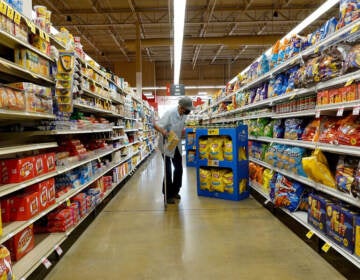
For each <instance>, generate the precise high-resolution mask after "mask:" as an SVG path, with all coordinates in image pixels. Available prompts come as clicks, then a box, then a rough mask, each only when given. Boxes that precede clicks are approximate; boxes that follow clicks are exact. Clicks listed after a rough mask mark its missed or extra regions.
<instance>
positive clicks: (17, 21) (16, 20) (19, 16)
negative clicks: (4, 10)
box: [14, 11, 21, 25]
mask: <svg viewBox="0 0 360 280" xmlns="http://www.w3.org/2000/svg"><path fill="white" fill-rule="evenodd" d="M14 22H15V24H17V25H19V24H20V22H21V15H20V14H19V13H18V12H16V11H15V15H14Z"/></svg>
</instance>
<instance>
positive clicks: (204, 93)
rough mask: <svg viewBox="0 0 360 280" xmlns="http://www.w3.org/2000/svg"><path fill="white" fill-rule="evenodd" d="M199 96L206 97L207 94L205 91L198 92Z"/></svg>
mask: <svg viewBox="0 0 360 280" xmlns="http://www.w3.org/2000/svg"><path fill="white" fill-rule="evenodd" d="M198 94H199V95H207V94H208V93H207V92H206V91H199V93H198Z"/></svg>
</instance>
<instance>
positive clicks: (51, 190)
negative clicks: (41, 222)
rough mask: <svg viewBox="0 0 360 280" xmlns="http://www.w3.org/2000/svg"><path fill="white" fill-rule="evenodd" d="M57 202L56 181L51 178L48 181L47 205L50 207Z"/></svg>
mask: <svg viewBox="0 0 360 280" xmlns="http://www.w3.org/2000/svg"><path fill="white" fill-rule="evenodd" d="M55 202H56V189H55V179H54V178H50V179H49V180H47V203H48V207H49V206H51V205H53V204H55Z"/></svg>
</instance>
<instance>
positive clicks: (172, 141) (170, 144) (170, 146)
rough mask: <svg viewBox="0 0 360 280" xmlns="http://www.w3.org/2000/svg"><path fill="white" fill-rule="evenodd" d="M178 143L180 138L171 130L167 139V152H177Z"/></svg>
mask: <svg viewBox="0 0 360 280" xmlns="http://www.w3.org/2000/svg"><path fill="white" fill-rule="evenodd" d="M178 143H179V138H178V137H177V135H176V134H175V132H174V131H172V130H171V131H170V132H169V135H168V137H167V141H166V144H165V150H168V151H173V150H175V148H176V146H177V144H178Z"/></svg>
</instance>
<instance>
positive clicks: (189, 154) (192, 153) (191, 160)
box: [188, 150, 196, 162]
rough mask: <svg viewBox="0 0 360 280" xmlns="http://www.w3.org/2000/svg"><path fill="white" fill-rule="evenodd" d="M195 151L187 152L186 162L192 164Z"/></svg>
mask: <svg viewBox="0 0 360 280" xmlns="http://www.w3.org/2000/svg"><path fill="white" fill-rule="evenodd" d="M195 154H196V152H195V151H192V150H189V151H188V162H194V161H195Z"/></svg>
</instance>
